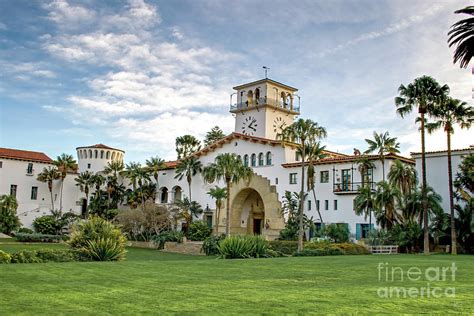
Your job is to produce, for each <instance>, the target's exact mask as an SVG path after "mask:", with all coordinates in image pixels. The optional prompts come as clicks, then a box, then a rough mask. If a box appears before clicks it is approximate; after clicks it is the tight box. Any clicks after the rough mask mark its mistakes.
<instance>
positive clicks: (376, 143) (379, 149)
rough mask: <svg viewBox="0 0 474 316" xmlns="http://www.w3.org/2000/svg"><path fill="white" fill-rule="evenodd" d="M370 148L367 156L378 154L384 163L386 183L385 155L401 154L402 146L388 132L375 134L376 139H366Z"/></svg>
mask: <svg viewBox="0 0 474 316" xmlns="http://www.w3.org/2000/svg"><path fill="white" fill-rule="evenodd" d="M365 141H366V142H367V144H368V145H369V148H368V149H367V150H366V151H365V153H366V154H370V153H373V152H375V153H377V154H378V155H379V159H380V162H381V163H382V181H385V155H386V154H395V153H399V152H400V150H399V149H398V148H399V147H400V144H399V143H397V138H396V137H390V134H389V133H388V132H385V133H380V134H377V133H376V132H374V139H373V140H372V139H365Z"/></svg>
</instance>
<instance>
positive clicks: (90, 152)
mask: <svg viewBox="0 0 474 316" xmlns="http://www.w3.org/2000/svg"><path fill="white" fill-rule="evenodd" d="M88 156H89V159H92V150H91V149H89V155H88Z"/></svg>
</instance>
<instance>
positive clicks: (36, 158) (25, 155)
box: [0, 148, 53, 163]
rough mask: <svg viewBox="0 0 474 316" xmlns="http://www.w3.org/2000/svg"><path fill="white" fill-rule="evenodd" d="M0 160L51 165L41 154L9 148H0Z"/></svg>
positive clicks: (49, 160) (45, 156) (44, 155)
mask: <svg viewBox="0 0 474 316" xmlns="http://www.w3.org/2000/svg"><path fill="white" fill-rule="evenodd" d="M0 158H8V159H17V160H26V161H33V162H44V163H53V160H52V159H51V158H49V157H48V156H47V155H46V154H44V153H42V152H38V151H29V150H20V149H11V148H0Z"/></svg>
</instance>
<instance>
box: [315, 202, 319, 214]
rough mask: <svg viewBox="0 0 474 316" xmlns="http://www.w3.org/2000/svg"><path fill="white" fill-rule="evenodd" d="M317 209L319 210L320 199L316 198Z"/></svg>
mask: <svg viewBox="0 0 474 316" xmlns="http://www.w3.org/2000/svg"><path fill="white" fill-rule="evenodd" d="M316 210H317V211H319V200H316Z"/></svg>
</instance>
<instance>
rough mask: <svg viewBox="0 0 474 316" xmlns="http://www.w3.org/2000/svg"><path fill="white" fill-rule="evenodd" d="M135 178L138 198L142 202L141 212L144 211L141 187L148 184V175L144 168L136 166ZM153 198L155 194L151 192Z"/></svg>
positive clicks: (143, 197)
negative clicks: (138, 192)
mask: <svg viewBox="0 0 474 316" xmlns="http://www.w3.org/2000/svg"><path fill="white" fill-rule="evenodd" d="M135 177H136V180H137V184H138V188H139V189H140V198H141V200H142V210H145V195H144V191H143V187H144V186H145V185H146V184H148V183H149V182H150V180H151V179H150V174H149V173H148V170H147V169H146V168H142V167H141V165H140V164H138V168H137V170H136V172H135ZM152 193H153V196H155V194H154V193H155V192H152Z"/></svg>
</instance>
